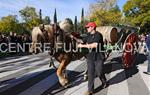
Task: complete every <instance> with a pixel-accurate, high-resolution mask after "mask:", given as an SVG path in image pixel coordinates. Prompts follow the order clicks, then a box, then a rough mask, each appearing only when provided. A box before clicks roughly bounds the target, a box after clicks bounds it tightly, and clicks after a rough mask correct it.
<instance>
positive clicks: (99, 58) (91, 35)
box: [78, 22, 106, 95]
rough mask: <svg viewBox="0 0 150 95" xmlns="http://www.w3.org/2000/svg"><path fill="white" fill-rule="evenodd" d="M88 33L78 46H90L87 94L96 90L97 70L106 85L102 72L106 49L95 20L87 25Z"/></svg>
mask: <svg viewBox="0 0 150 95" xmlns="http://www.w3.org/2000/svg"><path fill="white" fill-rule="evenodd" d="M85 27H86V28H87V32H88V35H87V36H86V37H85V38H84V39H83V42H84V44H79V45H78V48H88V49H89V53H88V55H87V65H88V91H87V92H86V93H85V95H92V93H93V90H94V79H95V72H96V73H97V76H98V77H99V78H100V80H101V81H102V87H103V88H105V87H106V77H105V75H104V73H102V68H103V62H104V58H105V57H104V55H103V53H102V52H100V51H101V50H103V49H104V47H103V45H104V43H103V37H102V35H101V34H100V33H99V32H97V31H96V24H95V22H89V23H88V24H87V25H86V26H85Z"/></svg>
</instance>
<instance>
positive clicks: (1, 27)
mask: <svg viewBox="0 0 150 95" xmlns="http://www.w3.org/2000/svg"><path fill="white" fill-rule="evenodd" d="M16 17H17V16H16V15H9V16H6V17H3V18H2V19H1V21H0V31H1V32H4V33H7V32H10V31H16V30H17V26H18V20H17V19H16Z"/></svg>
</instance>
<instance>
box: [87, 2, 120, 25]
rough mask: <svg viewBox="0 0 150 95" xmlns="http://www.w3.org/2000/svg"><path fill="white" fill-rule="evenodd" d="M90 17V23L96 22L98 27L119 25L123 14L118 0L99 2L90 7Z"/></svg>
mask: <svg viewBox="0 0 150 95" xmlns="http://www.w3.org/2000/svg"><path fill="white" fill-rule="evenodd" d="M88 17H89V19H90V21H95V22H96V23H97V25H118V24H119V23H120V21H121V17H122V13H121V11H120V9H119V7H118V5H117V3H116V0H98V1H97V2H96V3H95V4H91V5H90V13H89V15H88Z"/></svg>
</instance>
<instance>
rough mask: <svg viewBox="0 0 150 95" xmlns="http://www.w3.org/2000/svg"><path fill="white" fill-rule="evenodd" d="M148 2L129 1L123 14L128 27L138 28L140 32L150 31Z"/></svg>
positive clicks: (143, 0)
mask: <svg viewBox="0 0 150 95" xmlns="http://www.w3.org/2000/svg"><path fill="white" fill-rule="evenodd" d="M149 5H150V0H129V1H127V2H126V4H125V5H124V7H123V12H124V14H125V16H126V19H127V20H128V21H130V22H129V24H130V25H133V26H136V27H140V29H141V30H140V32H149V31H150V6H149Z"/></svg>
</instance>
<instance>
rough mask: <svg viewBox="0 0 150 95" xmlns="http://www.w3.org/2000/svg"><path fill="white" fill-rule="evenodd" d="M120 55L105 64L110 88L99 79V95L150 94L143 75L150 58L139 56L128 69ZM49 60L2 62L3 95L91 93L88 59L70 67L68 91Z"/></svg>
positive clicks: (148, 78)
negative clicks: (85, 78) (86, 74)
mask: <svg viewBox="0 0 150 95" xmlns="http://www.w3.org/2000/svg"><path fill="white" fill-rule="evenodd" d="M120 55H121V54H118V53H113V54H112V55H111V57H110V58H109V59H108V60H107V61H106V62H105V72H106V76H107V79H108V81H109V86H108V87H107V88H105V89H102V88H101V82H100V80H99V79H98V78H96V79H95V95H150V76H148V75H145V74H143V72H144V71H146V69H147V61H146V57H145V56H144V55H142V54H139V56H138V58H137V65H136V66H135V67H134V68H132V69H129V70H124V69H123V67H122V63H121V58H120ZM49 60H50V59H49V56H48V55H47V54H45V53H41V54H38V55H28V56H21V57H19V56H18V57H9V58H5V59H3V60H0V95H83V93H84V92H85V91H86V90H87V82H83V75H82V73H83V71H84V69H85V66H86V60H77V61H73V62H72V63H71V64H70V65H69V66H68V67H67V72H68V78H69V80H70V84H71V85H70V86H69V87H68V88H67V89H65V88H63V87H61V86H60V85H59V83H58V79H57V76H56V73H55V71H56V70H55V69H54V68H50V67H49V64H48V62H49ZM55 65H56V66H58V62H56V61H55Z"/></svg>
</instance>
